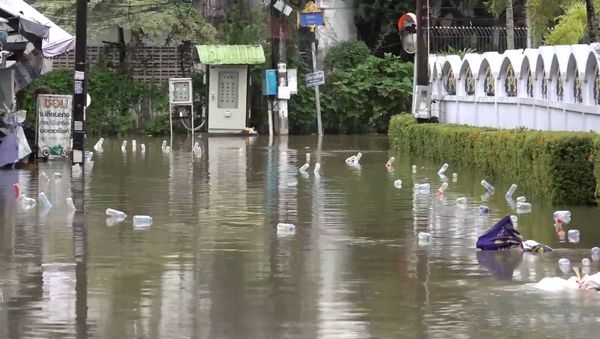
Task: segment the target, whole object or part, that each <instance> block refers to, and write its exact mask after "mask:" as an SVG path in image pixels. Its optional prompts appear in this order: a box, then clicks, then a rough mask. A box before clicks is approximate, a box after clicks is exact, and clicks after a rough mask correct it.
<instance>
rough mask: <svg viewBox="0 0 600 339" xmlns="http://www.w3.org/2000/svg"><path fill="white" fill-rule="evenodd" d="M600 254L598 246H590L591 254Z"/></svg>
mask: <svg viewBox="0 0 600 339" xmlns="http://www.w3.org/2000/svg"><path fill="white" fill-rule="evenodd" d="M594 255H596V256H600V247H592V256H594Z"/></svg>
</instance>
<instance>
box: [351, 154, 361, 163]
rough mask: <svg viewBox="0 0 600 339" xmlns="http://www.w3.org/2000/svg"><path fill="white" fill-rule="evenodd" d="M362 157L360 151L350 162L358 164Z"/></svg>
mask: <svg viewBox="0 0 600 339" xmlns="http://www.w3.org/2000/svg"><path fill="white" fill-rule="evenodd" d="M361 158H362V153H361V152H358V154H357V155H356V158H354V161H353V162H352V163H353V164H354V165H360V159H361Z"/></svg>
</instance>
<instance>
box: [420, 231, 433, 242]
mask: <svg viewBox="0 0 600 339" xmlns="http://www.w3.org/2000/svg"><path fill="white" fill-rule="evenodd" d="M417 238H418V239H419V241H420V242H429V241H430V240H431V233H428V232H419V233H418V234H417Z"/></svg>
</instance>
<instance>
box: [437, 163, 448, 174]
mask: <svg viewBox="0 0 600 339" xmlns="http://www.w3.org/2000/svg"><path fill="white" fill-rule="evenodd" d="M447 169H448V164H446V163H445V164H444V165H442V167H441V168H440V170H439V171H438V174H444V173H445V172H446V170H447Z"/></svg>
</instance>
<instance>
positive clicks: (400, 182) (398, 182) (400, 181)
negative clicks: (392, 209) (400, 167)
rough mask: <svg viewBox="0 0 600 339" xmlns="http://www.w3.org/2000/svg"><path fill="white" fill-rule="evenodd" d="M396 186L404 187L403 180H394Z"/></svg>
mask: <svg viewBox="0 0 600 339" xmlns="http://www.w3.org/2000/svg"><path fill="white" fill-rule="evenodd" d="M394 187H396V188H402V180H400V179H398V180H396V181H394Z"/></svg>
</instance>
